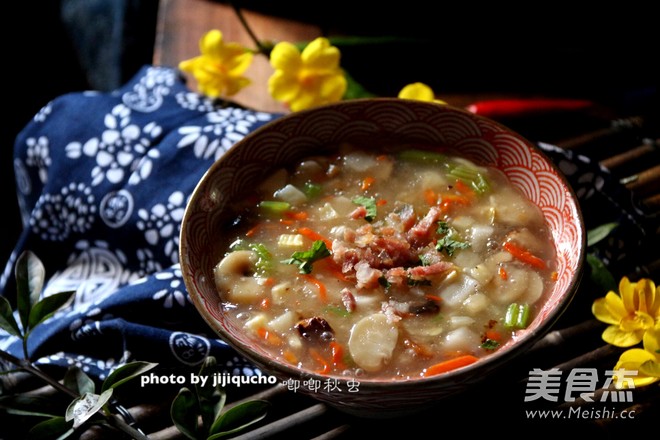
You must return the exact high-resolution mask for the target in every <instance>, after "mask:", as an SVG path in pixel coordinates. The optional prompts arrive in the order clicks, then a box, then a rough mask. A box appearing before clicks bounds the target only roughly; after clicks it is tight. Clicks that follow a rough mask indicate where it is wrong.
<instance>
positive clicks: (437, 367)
mask: <svg viewBox="0 0 660 440" xmlns="http://www.w3.org/2000/svg"><path fill="white" fill-rule="evenodd" d="M478 360H479V358H478V357H476V356H473V355H471V354H464V355H461V356H458V357H455V358H452V359H448V360H446V361H442V362H439V363H437V364H433V365H431V366H430V367H428V368H427V369H426V370H424V376H426V377H428V376H435V375H436V374H442V373H446V372H448V371H452V370H455V369H457V368H461V367H465V366H467V365H470V364H472V363H474V362H476V361H478Z"/></svg>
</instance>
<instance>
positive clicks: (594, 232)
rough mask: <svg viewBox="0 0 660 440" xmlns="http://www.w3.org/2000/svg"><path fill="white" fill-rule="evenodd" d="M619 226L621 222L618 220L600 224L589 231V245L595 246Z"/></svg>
mask: <svg viewBox="0 0 660 440" xmlns="http://www.w3.org/2000/svg"><path fill="white" fill-rule="evenodd" d="M617 226H619V224H618V223H616V222H612V223H605V224H603V225H600V226H598V227H595V228H594V229H591V230H589V231H587V246H593V245H595V244H596V243H598V242H599V241H601V240H603V239H604V238H606V237H607V236H608V235H609V234H610V232H612V230H613V229H614V228H616V227H617Z"/></svg>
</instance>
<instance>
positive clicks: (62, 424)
mask: <svg viewBox="0 0 660 440" xmlns="http://www.w3.org/2000/svg"><path fill="white" fill-rule="evenodd" d="M73 433H74V430H73V427H72V424H71V422H67V421H66V420H65V419H64V417H53V418H51V419H48V420H44V421H43V422H39V423H37V424H36V425H34V426H33V427H32V428H31V429H30V431H29V432H28V436H27V440H53V439H55V440H64V439H65V438H68V437H69V436H71V434H73Z"/></svg>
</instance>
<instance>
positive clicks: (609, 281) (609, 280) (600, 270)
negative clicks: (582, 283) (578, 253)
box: [587, 253, 618, 292]
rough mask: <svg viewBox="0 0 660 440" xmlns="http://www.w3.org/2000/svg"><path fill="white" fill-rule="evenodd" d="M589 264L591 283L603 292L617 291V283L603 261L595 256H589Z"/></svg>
mask: <svg viewBox="0 0 660 440" xmlns="http://www.w3.org/2000/svg"><path fill="white" fill-rule="evenodd" d="M587 263H588V264H589V266H590V267H591V281H592V282H593V283H594V284H596V286H598V287H599V289H600V290H602V291H603V292H609V291H610V290H612V291H615V292H616V291H617V288H618V286H617V282H616V280H615V279H614V276H613V275H612V273H611V272H610V271H609V269H608V268H607V267H606V266H605V264H604V263H603V261H602V260H601V259H600V258H598V257H597V256H596V255H594V254H591V253H589V254H587Z"/></svg>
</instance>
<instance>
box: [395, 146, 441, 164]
mask: <svg viewBox="0 0 660 440" xmlns="http://www.w3.org/2000/svg"><path fill="white" fill-rule="evenodd" d="M399 158H400V159H402V160H408V161H411V162H424V163H446V162H447V156H445V155H444V154H442V153H437V152H435V151H429V150H414V149H413V150H403V151H402V152H400V153H399Z"/></svg>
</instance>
